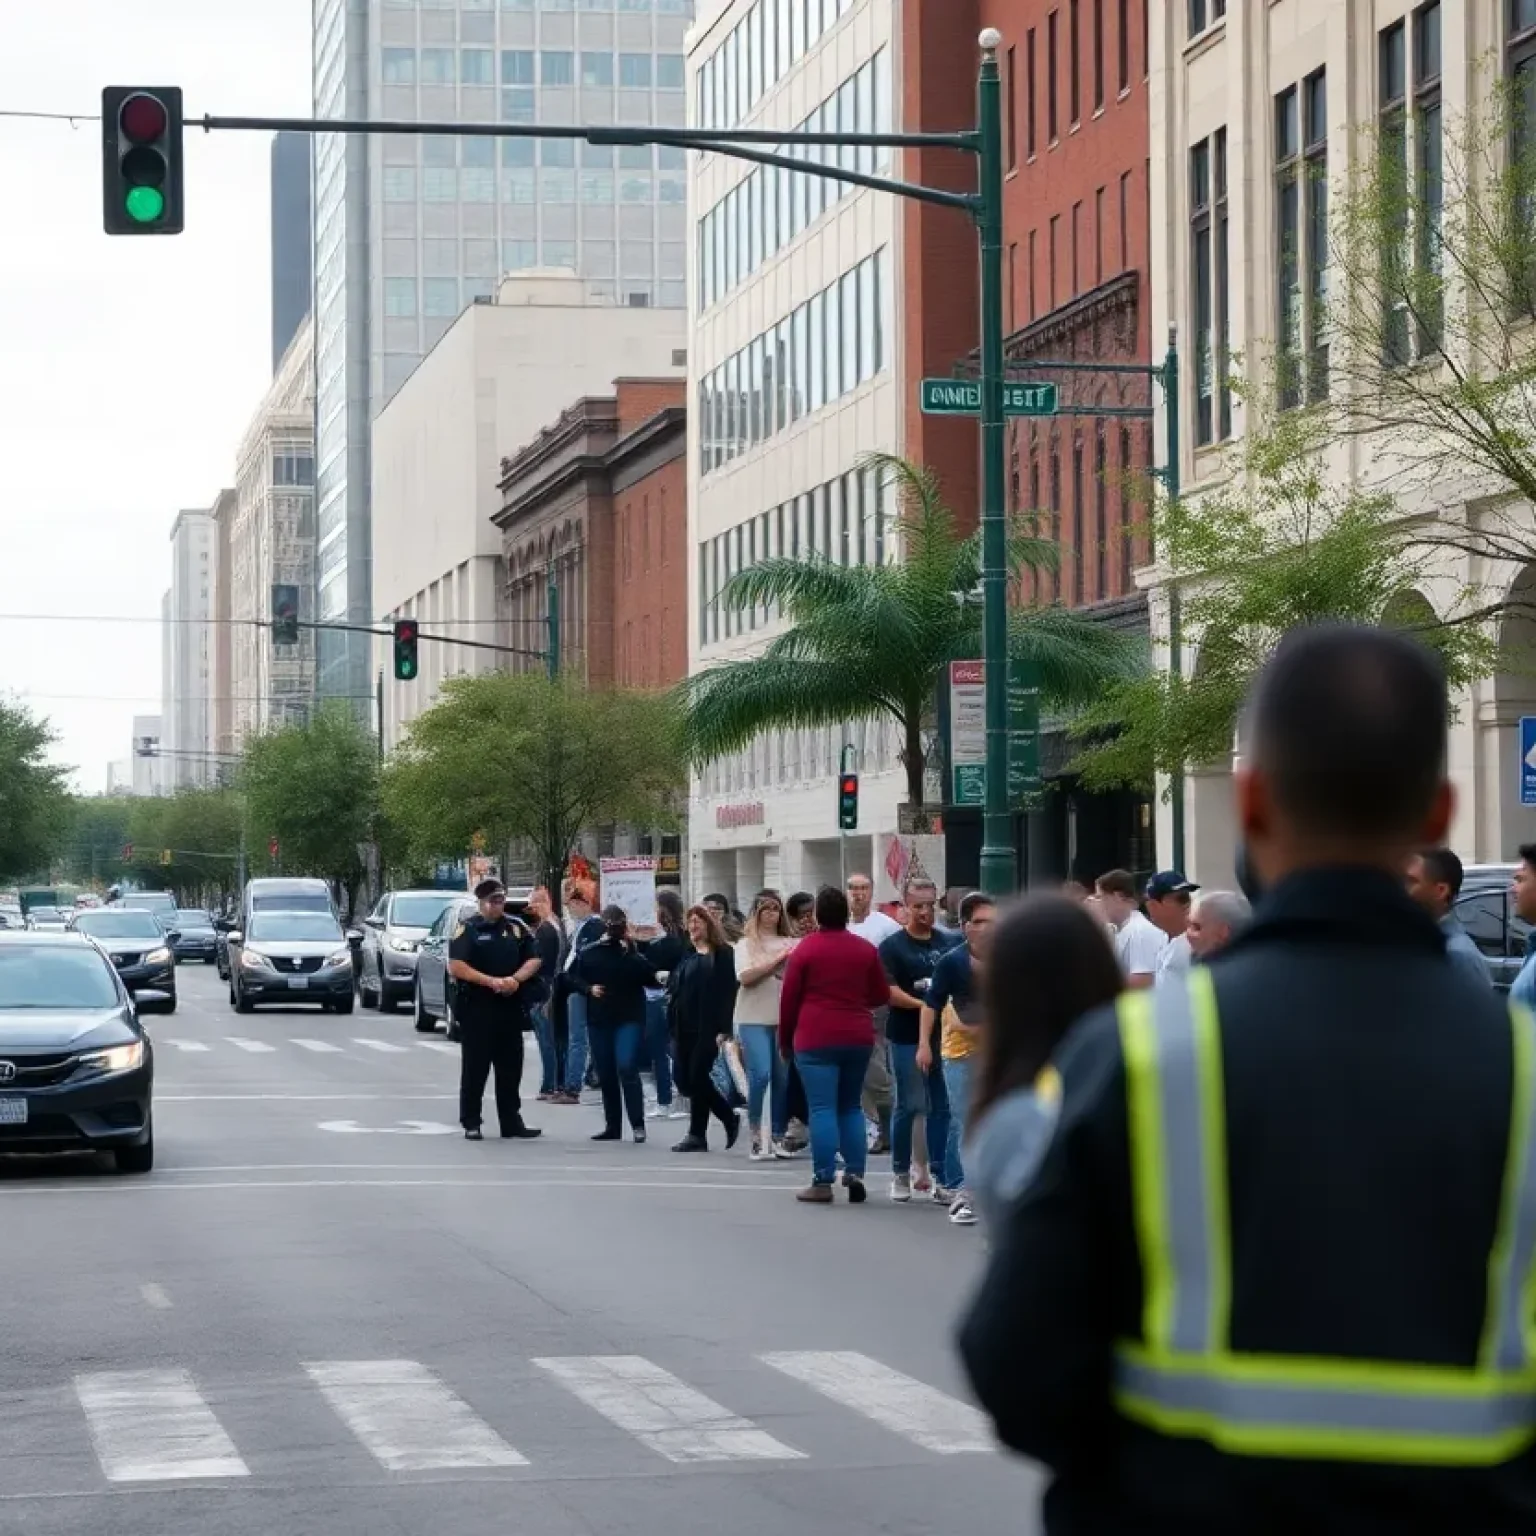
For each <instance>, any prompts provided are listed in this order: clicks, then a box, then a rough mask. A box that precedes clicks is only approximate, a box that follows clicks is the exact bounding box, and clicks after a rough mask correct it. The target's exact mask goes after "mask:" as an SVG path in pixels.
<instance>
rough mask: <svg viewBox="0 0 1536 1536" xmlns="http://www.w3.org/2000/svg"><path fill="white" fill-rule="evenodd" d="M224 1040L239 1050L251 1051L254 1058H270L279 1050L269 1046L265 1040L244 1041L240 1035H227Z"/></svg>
mask: <svg viewBox="0 0 1536 1536" xmlns="http://www.w3.org/2000/svg"><path fill="white" fill-rule="evenodd" d="M224 1038H225V1039H226V1040H228V1041H229V1043H230V1044H231V1045H233V1046H236V1047H237V1048H238V1049H240V1050H242V1051H249V1052H250V1053H251V1055H252V1056H270V1055H271V1054H272V1053H273V1051H275V1050H276V1049H277V1047H276V1046H275V1045H268V1044H267V1042H266V1041H265V1040H244V1039H242V1038H241V1037H240V1036H239V1035H225V1037H224Z"/></svg>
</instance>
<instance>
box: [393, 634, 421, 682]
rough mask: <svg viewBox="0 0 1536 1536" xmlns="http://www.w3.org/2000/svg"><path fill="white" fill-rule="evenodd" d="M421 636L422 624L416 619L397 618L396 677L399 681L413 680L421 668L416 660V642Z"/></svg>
mask: <svg viewBox="0 0 1536 1536" xmlns="http://www.w3.org/2000/svg"><path fill="white" fill-rule="evenodd" d="M420 638H421V625H420V624H418V623H417V622H416V620H415V619H396V620H395V677H396V679H397V680H398V681H399V682H402V683H409V682H413V681H414V680H415V677H416V674H417V672H418V671H420V670H421V669H420V667H419V666H418V665H417V662H416V643H417V641H418V640H420Z"/></svg>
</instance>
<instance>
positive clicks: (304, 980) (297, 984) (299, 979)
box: [288, 976, 309, 992]
mask: <svg viewBox="0 0 1536 1536" xmlns="http://www.w3.org/2000/svg"><path fill="white" fill-rule="evenodd" d="M288 985H289V986H290V987H292V988H293V990H294V991H295V992H302V991H304V990H305V988H307V987H308V986H309V977H308V976H290V977H289V978H288Z"/></svg>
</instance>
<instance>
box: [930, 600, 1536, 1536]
mask: <svg viewBox="0 0 1536 1536" xmlns="http://www.w3.org/2000/svg"><path fill="white" fill-rule="evenodd" d="M1448 716H1449V698H1448V691H1447V685H1446V680H1445V674H1444V671H1443V669H1442V667H1441V665H1440V663H1439V661H1438V660H1437V659H1436V658H1435V657H1434V656H1433V655H1432V654H1431V653H1430V652H1429V651H1427V650H1425V649H1423V648H1422V647H1420V646H1419V645H1417V644H1416V643H1414V642H1413V641H1412V640H1411V639H1409V638H1408V637H1406V636H1403V635H1400V634H1396V633H1393V632H1391V631H1388V630H1377V629H1361V628H1355V627H1348V626H1320V627H1317V628H1311V629H1307V630H1301V631H1296V632H1293V633H1292V634H1290V635H1288V636H1287V637H1286V638H1285V639H1284V640H1283V641H1282V642H1281V644H1280V645H1279V646H1278V647H1277V648H1276V650H1275V652H1274V654H1273V655H1272V657H1271V658H1270V660H1269V662H1268V663H1267V665H1266V666H1265V667H1264V669H1263V671H1262V673H1261V675H1260V677H1259V680H1258V682H1257V684H1256V686H1255V689H1254V691H1253V694H1252V697H1251V698H1250V700H1249V705H1248V710H1247V714H1246V717H1245V720H1244V723H1243V724H1244V738H1245V740H1244V744H1243V751H1244V757H1243V760H1242V766H1241V768H1240V769H1239V770H1238V772H1237V774H1236V782H1235V791H1236V795H1235V800H1236V806H1237V815H1238V820H1239V823H1240V832H1241V835H1242V838H1243V840H1244V845H1245V850H1246V862H1247V864H1248V866H1249V869H1248V873H1249V876H1250V879H1251V882H1252V883H1253V884H1255V885H1257V886H1258V887H1259V888H1260V889H1261V890H1262V892H1263V895H1262V897H1261V899H1260V901H1259V903H1258V905H1257V908H1256V910H1255V912H1254V917H1253V922H1252V924H1251V926H1249V927H1248V928H1246V929H1245V930H1244V931H1243V932H1242V933H1240V934H1239V935H1238V936H1237V938H1236V939H1234V940H1233V942H1232V943H1231V944H1230V945H1229V946H1228V947H1227V948H1226V949H1224V950H1223V951H1222V952H1221V953H1219V954H1217V955H1215V956H1214V957H1212V959H1211V960H1210V962H1209V963H1208V964H1203V965H1198V966H1195V967H1193V968H1192V969H1191V971H1190V972H1189V974H1188V975H1187V976H1186V977H1183V978H1181V979H1179V981H1178V982H1177V983H1174V982H1172V981H1170V982H1168V983H1165V984H1164V985H1163V986H1161V987H1158V988H1156V989H1153V990H1150V991H1147V990H1143V991H1139V992H1128V993H1126V994H1124V995H1122V996H1121V997H1120V998H1119V999H1118V1000H1117V1001H1116V1002H1115V1003H1114V1004H1112V1005H1109V1006H1106V1007H1102V1008H1099V1009H1096V1010H1094V1011H1093V1012H1091V1013H1089V1014H1088V1015H1087V1016H1086V1017H1085V1018H1084V1019H1083V1020H1081V1021H1080V1022H1079V1023H1078V1024H1077V1026H1076V1027H1075V1028H1074V1029H1073V1031H1072V1032H1071V1033H1070V1034H1069V1036H1068V1037H1067V1039H1066V1040H1065V1041H1064V1042H1063V1044H1062V1046H1061V1048H1060V1049H1059V1050H1058V1052H1057V1054H1056V1057H1055V1060H1054V1063H1053V1065H1054V1067H1055V1069H1056V1072H1057V1073H1058V1075H1059V1079H1060V1084H1061V1092H1060V1098H1059V1101H1058V1103H1057V1106H1056V1108H1055V1111H1054V1116H1053V1123H1052V1124H1051V1125H1050V1126H1049V1127H1048V1128H1047V1131H1046V1134H1045V1135H1043V1136H1042V1137H1040V1138H1039V1143H1040V1150H1039V1153H1038V1159H1037V1161H1036V1163H1035V1165H1034V1171H1033V1173H1032V1174H1030V1173H1029V1172H1028V1171H1027V1170H1026V1174H1025V1178H1024V1179H1023V1180H1022V1181H1021V1182H1020V1184H1019V1185H1018V1186H1017V1189H1018V1193H1017V1194H1016V1195H1015V1196H1014V1198H1013V1199H1012V1200H1011V1202H1010V1203H1007V1204H1006V1205H1005V1206H1004V1207H1003V1208H1002V1209H1001V1210H1000V1211H999V1212H998V1213H997V1221H996V1223H995V1225H994V1227H993V1229H992V1236H993V1239H994V1245H993V1249H992V1252H991V1255H990V1260H989V1263H988V1267H987V1271H986V1274H985V1277H984V1279H983V1281H982V1284H981V1287H980V1290H979V1292H978V1294H977V1295H976V1297H975V1299H974V1301H973V1302H972V1304H971V1307H970V1309H969V1312H968V1313H967V1315H966V1316H965V1318H964V1320H963V1322H962V1325H961V1329H960V1337H959V1343H960V1352H961V1355H962V1357H963V1360H964V1363H965V1367H966V1369H967V1371H968V1372H969V1375H970V1379H971V1383H972V1385H973V1387H974V1389H975V1392H976V1395H977V1397H978V1398H979V1400H980V1402H981V1403H982V1405H983V1406H984V1407H985V1408H986V1410H987V1411H988V1412H989V1413H990V1414H991V1416H992V1418H993V1421H994V1423H995V1425H996V1429H997V1433H998V1435H999V1436H1000V1437H1001V1439H1002V1440H1003V1441H1004V1442H1005V1443H1006V1444H1007V1445H1009V1446H1011V1447H1013V1448H1014V1449H1015V1450H1018V1451H1020V1452H1022V1453H1024V1454H1025V1455H1027V1456H1030V1457H1033V1458H1035V1459H1036V1460H1038V1461H1040V1462H1043V1463H1044V1464H1045V1466H1046V1467H1047V1469H1048V1470H1049V1472H1050V1474H1051V1481H1050V1485H1049V1488H1048V1490H1047V1492H1046V1494H1045V1502H1044V1528H1045V1530H1046V1531H1047V1532H1049V1533H1051V1536H1069V1533H1070V1536H1098V1533H1108V1532H1115V1533H1121V1532H1127V1533H1128V1532H1135V1533H1137V1536H1152V1533H1163V1532H1168V1533H1178V1536H1334V1533H1350V1536H1354V1533H1367V1532H1369V1533H1373V1536H1374V1533H1381V1536H1387V1533H1391V1536H1421V1533H1422V1536H1429V1533H1435V1536H1445V1533H1461V1532H1465V1533H1467V1536H1472V1533H1474V1532H1475V1533H1477V1536H1504V1533H1509V1536H1514V1533H1516V1532H1522V1533H1529V1532H1531V1531H1536V1449H1533V1446H1536V1021H1533V1018H1532V1015H1531V1013H1530V1012H1529V1011H1528V1010H1526V1009H1525V1008H1524V1007H1521V1006H1519V1005H1515V1006H1511V1005H1510V1004H1509V1003H1508V1002H1507V1001H1506V1000H1504V999H1501V998H1499V997H1498V996H1497V995H1496V994H1495V993H1494V992H1493V991H1492V990H1491V989H1490V988H1488V987H1487V986H1485V985H1483V984H1481V983H1480V982H1479V981H1477V980H1476V979H1474V978H1472V977H1470V976H1469V975H1467V974H1466V972H1465V971H1464V970H1463V969H1462V968H1461V967H1459V966H1457V965H1456V964H1455V963H1454V962H1453V961H1452V960H1451V959H1450V958H1449V957H1448V956H1447V954H1446V948H1445V935H1444V933H1443V932H1442V931H1441V929H1440V926H1439V925H1438V924H1437V923H1436V922H1435V920H1434V918H1433V917H1432V916H1431V915H1430V914H1429V913H1428V912H1426V911H1425V910H1424V909H1423V908H1422V907H1421V906H1419V905H1418V904H1417V903H1415V902H1414V901H1413V900H1412V899H1411V898H1410V897H1409V895H1408V893H1407V891H1406V890H1405V888H1404V884H1403V877H1402V871H1403V868H1404V866H1405V865H1406V863H1407V860H1408V858H1409V857H1410V855H1411V854H1413V853H1414V852H1415V851H1417V850H1418V849H1421V848H1426V847H1439V846H1441V845H1442V844H1443V843H1444V841H1445V835H1446V830H1447V827H1448V825H1449V822H1450V819H1451V812H1452V805H1453V797H1452V790H1451V786H1450V784H1449V783H1448V782H1447V780H1446V771H1445V765H1446V722H1447V719H1448Z"/></svg>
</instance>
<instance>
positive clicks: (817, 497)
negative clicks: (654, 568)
mask: <svg viewBox="0 0 1536 1536" xmlns="http://www.w3.org/2000/svg"><path fill="white" fill-rule="evenodd" d="M893 502H894V492H893V489H892V487H891V483H890V481H889V480H888V479H887V478H885V477H883V476H882V475H881V472H880V471H879V470H878V469H855V470H850V471H849V472H848V473H847V474H845V475H839V476H838V477H837V479H835V480H829V481H828V482H827V483H826V484H825V485H818V486H817V487H816V488H815V490H813V491H808V492H806V494H805V495H803V496H796V497H794V498H793V500H791V501H786V502H784V503H783V504H782V505H780V506H777V507H770V508H769V509H768V511H766V512H761V513H759V514H758V515H757V516H756V517H753V518H750V519H748V520H747V521H746V522H744V523H738V524H737V525H736V527H734V528H731V529H728V530H727V531H726V532H725V533H722V534H717V535H716V536H715V537H714V538H712V539H705V540H704V541H703V542H702V543H701V544H700V545H699V643H700V644H701V645H710V644H712V643H713V642H714V641H716V640H728V639H730V638H732V637H733V636H735V635H744V634H748V633H749V632H751V631H752V630H755V629H758V628H759V627H761V626H764V625H767V624H769V623H772V622H773V621H774V620H776V619H777V618H778V617H779V615H778V614H777V613H774V612H770V610H769V608H768V607H767V606H766V605H764V604H761V603H756V604H752V605H750V606H744V605H741V604H736V603H733V604H731V605H730V606H726V605H725V604H724V603H722V602H721V601H720V597H721V594H722V593H723V592H724V591H725V588H726V585H727V583H728V582H729V581H730V579H731V578H732V577H733V576H735V575H736V574H737V573H738V572H740V571H746V570H750V569H751V568H752V567H753V566H755V565H759V564H761V563H762V562H763V561H764V560H774V559H780V558H787V559H790V560H802V559H806V558H809V557H810V556H813V555H814V556H820V557H822V558H824V559H827V560H831V561H833V562H834V563H835V564H837V565H884V564H885V563H886V561H887V560H889V559H891V558H893V557H894V555H895V550H894V548H893V547H892V540H893V534H892V514H891V508H892V504H893Z"/></svg>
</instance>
